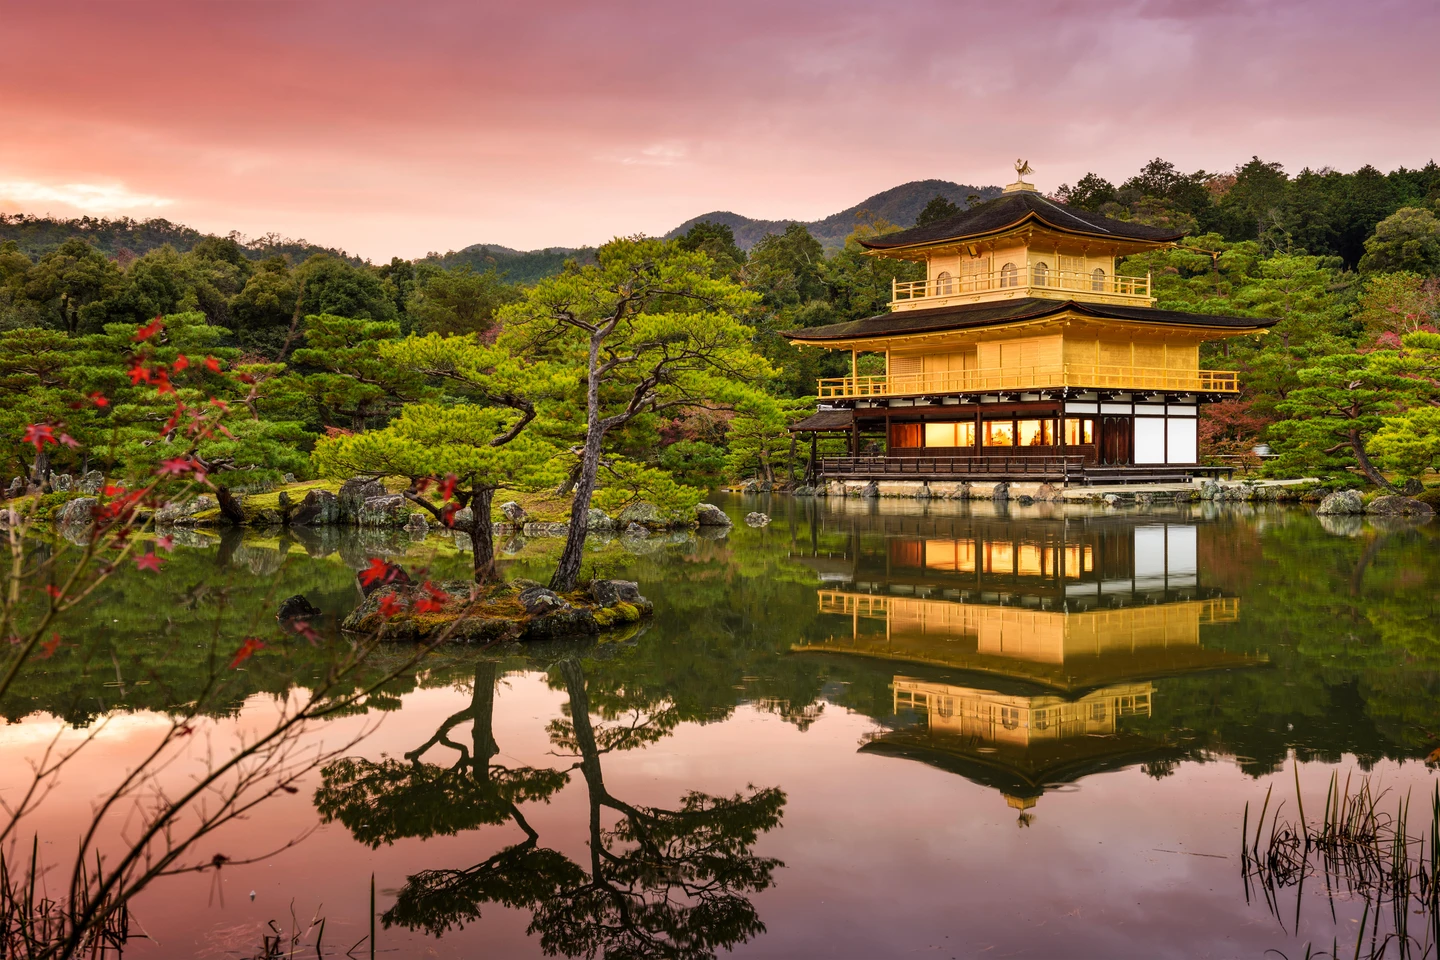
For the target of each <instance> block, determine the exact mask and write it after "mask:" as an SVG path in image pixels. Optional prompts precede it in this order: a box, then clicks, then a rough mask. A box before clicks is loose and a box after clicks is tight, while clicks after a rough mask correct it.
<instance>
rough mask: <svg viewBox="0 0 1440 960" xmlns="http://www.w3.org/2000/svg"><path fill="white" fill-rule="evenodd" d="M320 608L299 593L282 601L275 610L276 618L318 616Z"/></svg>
mask: <svg viewBox="0 0 1440 960" xmlns="http://www.w3.org/2000/svg"><path fill="white" fill-rule="evenodd" d="M319 615H320V610H319V609H318V608H317V607H316V606H315V605H314V604H313V603H311V602H310V601H309V600H307V599H306V598H305V595H304V594H300V593H297V594H296V595H295V596H293V597H286V598H285V599H284V600H281V601H280V609H279V610H277V611H275V619H276V620H280V621H282V622H283V621H285V620H293V619H295V618H296V617H318V616H319Z"/></svg>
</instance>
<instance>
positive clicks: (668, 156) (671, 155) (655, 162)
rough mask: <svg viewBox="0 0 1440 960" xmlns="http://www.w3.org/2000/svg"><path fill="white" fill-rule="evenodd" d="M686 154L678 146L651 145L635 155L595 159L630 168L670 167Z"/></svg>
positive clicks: (666, 144)
mask: <svg viewBox="0 0 1440 960" xmlns="http://www.w3.org/2000/svg"><path fill="white" fill-rule="evenodd" d="M687 153H689V151H688V150H686V149H685V148H684V147H683V146H681V145H680V144H676V143H652V144H651V145H650V146H648V147H644V148H642V149H641V150H639V151H638V152H635V153H624V154H619V155H609V156H600V157H596V159H597V160H605V161H608V162H610V163H623V164H625V165H626V166H632V167H672V166H674V165H675V164H677V163H679V162H680V161H681V160H684V159H685V156H686V154H687Z"/></svg>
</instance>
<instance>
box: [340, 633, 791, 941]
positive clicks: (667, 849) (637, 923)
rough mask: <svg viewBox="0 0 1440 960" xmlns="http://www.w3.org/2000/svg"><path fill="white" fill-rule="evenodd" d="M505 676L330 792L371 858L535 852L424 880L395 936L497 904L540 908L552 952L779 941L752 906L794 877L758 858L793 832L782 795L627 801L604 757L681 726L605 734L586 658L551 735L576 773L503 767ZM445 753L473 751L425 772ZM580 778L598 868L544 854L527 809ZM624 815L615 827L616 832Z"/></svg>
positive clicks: (428, 874)
mask: <svg viewBox="0 0 1440 960" xmlns="http://www.w3.org/2000/svg"><path fill="white" fill-rule="evenodd" d="M496 669H497V668H496V665H495V664H494V663H493V662H488V663H482V664H480V665H479V666H478V667H477V668H476V675H475V689H474V692H473V694H472V699H471V703H470V706H469V708H468V709H466V710H463V711H461V712H459V713H457V714H455V715H453V716H451V717H449V718H448V719H447V720H446V721H445V722H444V724H442V725H441V727H440V729H439V730H438V731H436V733H435V735H434V736H433V737H431V738H430V740H429V741H427V742H426V743H424V744H422V745H421V746H420V747H418V748H417V749H415V750H413V751H411V752H409V753H407V754H406V755H405V759H404V760H403V761H402V760H383V761H380V762H373V761H369V760H363V759H358V758H346V759H344V760H341V761H338V762H336V763H334V764H331V765H330V766H329V767H327V768H326V769H325V771H324V780H323V783H322V785H321V787H320V789H319V791H318V792H317V795H316V805H317V807H318V808H319V810H320V813H321V815H322V816H323V817H324V819H325V820H326V821H331V820H339V821H340V822H341V823H343V824H345V826H346V827H348V828H349V829H350V831H351V833H352V834H353V835H354V836H355V838H356V839H357V840H360V841H361V842H363V843H367V844H369V845H370V846H371V847H378V846H379V845H380V844H381V843H390V842H393V841H395V840H397V839H400V838H402V837H431V836H439V835H451V834H456V833H459V832H461V831H464V830H473V829H477V828H479V827H482V826H486V825H499V824H503V823H506V822H513V823H514V824H515V825H516V826H518V827H519V828H520V829H521V830H522V831H523V832H524V833H525V839H524V840H523V841H521V842H520V843H517V844H514V845H512V846H509V847H506V848H504V849H503V850H500V851H499V852H497V853H495V854H493V855H492V856H490V857H488V858H486V859H485V860H482V861H480V862H479V863H476V864H474V865H473V866H470V867H466V868H463V869H439V870H426V871H422V872H420V873H417V874H415V875H414V876H411V877H409V878H408V879H407V880H406V883H405V885H404V886H403V887H402V888H401V890H400V892H399V894H398V896H397V897H396V900H395V904H394V906H392V907H391V908H390V909H389V910H387V911H386V912H385V914H384V916H383V918H382V919H383V922H384V924H385V926H386V927H390V926H401V927H405V928H408V929H412V930H424V931H425V932H427V933H430V934H432V935H435V936H439V935H441V934H443V933H445V932H446V931H448V930H449V929H451V927H460V926H463V925H464V924H465V923H467V922H474V921H476V920H478V919H479V918H480V915H481V908H482V906H483V905H484V904H486V903H497V904H502V905H505V906H509V907H516V908H523V909H528V910H530V911H531V916H532V919H531V922H530V926H529V932H530V933H531V934H532V935H538V936H539V938H540V945H541V948H542V949H543V950H544V951H545V952H546V953H547V954H551V955H556V954H560V955H565V956H586V957H593V956H595V955H597V954H599V953H601V952H603V953H604V955H605V956H607V957H617V958H618V957H636V958H639V957H673V958H702V957H713V956H714V955H715V951H716V950H718V949H723V948H727V947H730V946H733V945H735V944H737V943H743V942H746V941H748V940H749V939H751V938H752V937H755V936H758V935H760V934H762V933H764V931H765V925H764V923H763V922H762V921H761V920H760V917H759V914H758V913H757V911H756V910H755V907H754V905H753V904H752V903H751V901H750V899H749V897H748V894H751V893H757V892H759V891H762V890H764V889H766V888H768V887H769V886H770V885H771V883H773V882H774V872H775V870H776V868H777V867H780V866H783V864H782V863H781V862H780V861H779V860H776V859H774V858H770V857H760V856H757V855H755V854H754V853H753V852H752V848H753V847H754V845H755V842H756V840H757V839H758V838H759V836H760V835H761V834H762V833H766V832H768V831H770V830H772V829H774V828H775V827H777V826H778V825H779V824H780V819H781V816H782V813H783V808H784V805H785V794H784V793H783V792H782V791H781V790H779V789H778V788H775V787H769V788H763V789H757V788H755V787H748V788H747V789H746V791H745V792H744V793H736V794H735V795H733V796H729V797H723V796H722V797H717V796H711V795H709V794H705V793H701V792H698V791H691V792H689V793H687V794H685V795H684V796H683V797H681V798H680V801H679V803H678V804H677V805H676V806H675V808H673V809H664V808H660V807H650V806H643V805H636V804H631V803H627V802H625V801H624V800H621V799H619V798H618V797H615V796H614V795H613V794H611V793H610V791H609V789H608V788H607V787H606V785H605V779H604V770H603V768H602V763H601V761H602V758H603V757H604V756H605V755H606V754H609V753H613V752H616V751H621V750H627V749H631V748H634V747H638V746H642V745H644V744H647V743H651V742H654V741H656V740H658V739H661V738H663V737H665V736H667V735H668V734H669V733H670V732H671V730H673V729H674V727H675V721H676V718H675V717H674V716H673V710H672V708H670V707H669V706H668V705H666V704H663V703H661V704H656V703H638V702H637V703H625V704H609V703H607V704H606V706H607V709H606V710H605V711H603V713H602V716H611V717H614V718H615V719H612V720H611V721H608V722H607V721H604V720H602V722H600V723H598V724H597V723H595V722H593V721H592V718H591V704H590V695H589V691H588V689H587V686H586V678H585V673H584V666H583V665H582V663H581V661H580V660H578V659H576V658H574V657H567V658H565V659H562V660H561V661H560V662H559V663H558V664H556V667H555V669H556V671H557V672H558V674H559V676H560V678H561V680H562V681H563V683H564V686H565V689H566V692H567V693H568V695H569V717H568V719H562V720H556V721H554V722H552V724H551V725H550V736H551V740H552V742H553V743H554V744H555V745H556V746H557V747H558V748H560V749H561V750H563V751H565V753H566V754H567V755H570V756H573V757H574V758H575V763H574V764H573V765H572V766H571V767H570V768H568V769H565V770H551V769H543V768H535V767H507V766H504V765H501V764H496V763H494V762H493V760H494V758H495V757H496V756H497V755H498V753H499V747H498V746H497V745H496V743H495V740H494V737H493V733H492V731H493V727H492V717H493V709H494V690H495V680H496ZM617 706H620V707H622V709H615V708H616V707H617ZM621 717H623V718H624V719H623V720H622V719H620V718H621ZM466 721H470V722H471V723H472V725H473V726H472V732H471V744H470V746H469V747H467V746H466V745H465V744H463V743H457V742H455V741H453V740H451V739H450V733H451V731H452V730H453V729H454V728H455V727H457V726H459V725H460V724H462V723H464V722H466ZM436 745H439V746H444V747H448V748H450V749H452V750H455V751H456V752H458V753H459V755H460V757H459V759H458V760H457V761H456V762H455V764H454V765H453V766H451V767H443V766H440V765H438V764H431V763H423V762H421V760H420V757H421V755H423V754H424V753H425V752H426V751H428V750H430V749H431V748H432V747H434V746H436ZM576 770H578V771H579V772H580V776H581V778H582V780H583V782H584V784H585V790H586V795H587V798H588V805H587V808H588V813H589V817H588V819H589V822H588V829H587V834H588V838H589V846H590V857H589V863H588V865H585V866H582V865H581V864H578V863H576V862H575V861H574V860H571V859H570V858H569V857H567V856H565V855H564V854H562V853H560V852H558V851H556V850H553V849H551V848H548V847H544V846H541V845H540V839H541V838H540V835H539V834H538V833H537V832H536V830H535V829H534V828H533V827H532V826H531V825H530V824H529V822H527V821H526V819H525V817H524V814H523V813H522V811H521V809H520V808H521V805H522V804H525V803H528V802H532V801H542V800H548V799H549V798H550V797H551V796H552V795H554V794H555V793H556V792H557V791H558V790H560V789H561V788H562V787H563V786H565V785H566V784H567V783H568V782H569V781H570V775H571V773H572V772H574V771H576ZM607 811H608V813H609V814H610V816H606V812H607ZM611 817H614V818H615V819H614V822H613V826H609V827H606V826H604V823H605V821H606V820H607V819H610V818H611Z"/></svg>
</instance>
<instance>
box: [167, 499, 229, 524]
mask: <svg viewBox="0 0 1440 960" xmlns="http://www.w3.org/2000/svg"><path fill="white" fill-rule="evenodd" d="M217 506H219V504H217V503H216V502H215V498H214V497H212V496H209V495H206V494H202V495H201V496H198V497H196V498H195V499H193V500H184V501H180V500H172V501H171V502H169V503H167V504H165V505H164V506H162V507H160V508H159V509H158V510H156V511H155V517H154V519H155V523H156V524H157V525H159V526H165V525H166V524H192V523H194V522H195V515H196V514H197V513H202V512H204V511H206V510H214V509H215V508H216V507H217Z"/></svg>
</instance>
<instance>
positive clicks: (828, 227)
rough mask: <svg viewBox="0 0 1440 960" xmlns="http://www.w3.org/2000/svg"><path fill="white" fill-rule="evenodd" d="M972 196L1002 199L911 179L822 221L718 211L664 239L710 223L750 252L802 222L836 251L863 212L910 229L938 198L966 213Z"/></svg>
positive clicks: (993, 192)
mask: <svg viewBox="0 0 1440 960" xmlns="http://www.w3.org/2000/svg"><path fill="white" fill-rule="evenodd" d="M971 195H975V196H978V197H979V198H980V199H981V200H989V199H991V198H993V197H998V196H1000V188H999V187H976V186H972V185H970V184H962V183H952V182H951V181H949V180H912V181H910V182H909V183H902V184H900V186H898V187H891V188H890V189H889V190H884V191H881V192H880V193H877V194H875V195H874V196H872V197H866V198H865V199H864V200H861V201H860V202H859V203H857V204H855V205H854V206H853V207H846V208H845V209H844V210H841V211H840V212H839V213H832V214H831V215H830V216H828V217H826V218H824V219H823V220H809V221H806V220H756V219H753V218H751V217H747V216H744V215H743V214H739V213H732V212H731V211H729V210H716V211H713V212H711V213H706V214H701V215H700V216H698V217H691V218H690V219H689V220H686V221H685V222H684V223H682V224H680V226H678V227H676V228H675V229H674V230H671V231H670V232H669V233H667V234H665V236H666V238H670V237H678V236H680V235H681V234H683V233H685V231H687V230H689V229H690V228H691V227H692V226H694V225H695V224H697V223H699V222H701V221H703V220H709V221H712V222H714V223H723V224H725V225H726V226H727V227H729V228H730V229H731V230H733V231H734V232H735V242H736V243H737V244H739V245H740V248H741V249H742V250H749V249H751V248H752V247H754V246H755V244H757V243H759V242H760V238H761V237H763V236H765V235H766V234H767V233H783V232H784V231H785V228H786V227H788V226H789V225H790V224H792V223H802V224H804V225H805V228H806V229H807V230H809V231H810V235H811V236H813V237H814V238H815V239H816V240H819V241H820V244H821V245H822V246H824V247H826V248H827V249H836V248H839V247H843V246H844V245H845V238H846V237H848V236H849V235H850V234H851V232H852V231H853V230H854V229H855V225H856V222H857V218H858V217H859V216H860V215H861V214H862V213H863V214H867V215H869V216H872V217H880V218H882V219H885V220H888V221H890V222H891V223H893V224H895V225H896V226H900V227H909V226H913V225H914V224H915V218H916V217H918V216H920V211H921V210H924V209H925V204H927V203H929V202H930V201H931V200H933V199H934V198H935V197H937V196H941V197H944V198H945V199H946V200H949V201H950V202H951V203H953V204H955V205H956V206H958V207H959V208H960V209H962V210H964V209H965V208H967V207H968V206H969V205H970V204H969V200H968V199H967V198H968V197H970V196H971Z"/></svg>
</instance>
